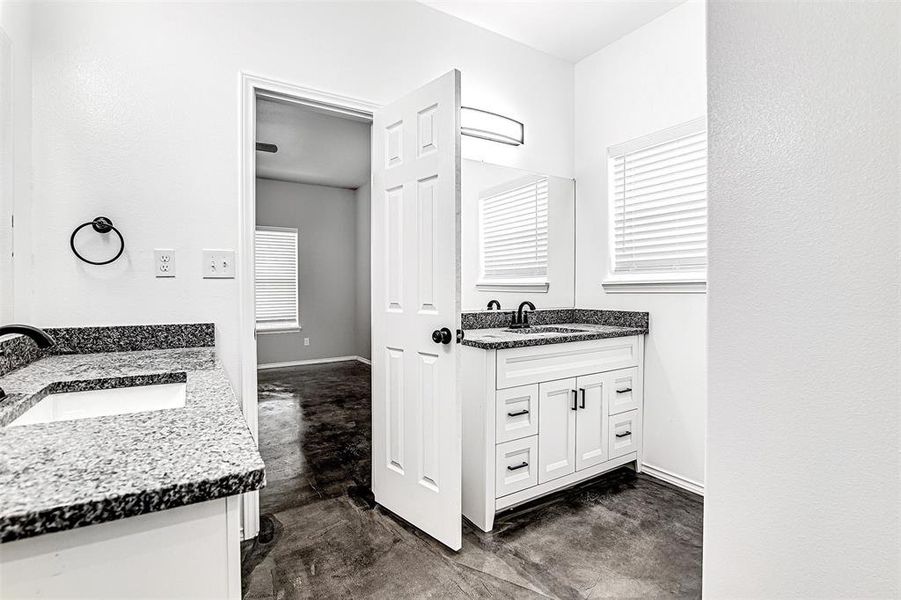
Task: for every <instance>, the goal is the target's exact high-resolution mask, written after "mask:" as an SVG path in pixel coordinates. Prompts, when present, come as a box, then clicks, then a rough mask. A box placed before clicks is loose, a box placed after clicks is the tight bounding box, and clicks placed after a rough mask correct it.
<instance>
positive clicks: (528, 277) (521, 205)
mask: <svg viewBox="0 0 901 600" xmlns="http://www.w3.org/2000/svg"><path fill="white" fill-rule="evenodd" d="M479 234H480V235H479V238H480V248H479V249H480V252H479V254H480V257H479V258H480V267H481V272H480V277H479V283H480V284H532V285H535V286H544V287H545V289H546V287H547V282H548V278H547V275H548V178H547V177H541V176H528V177H524V178H521V179H518V180H516V181H511V182H507V183H505V184H503V185H501V186H498V187H495V188H492V189H488V190H484V191H483V192H482V193H481V194H480V197H479Z"/></svg>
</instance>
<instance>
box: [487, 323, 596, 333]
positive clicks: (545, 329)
mask: <svg viewBox="0 0 901 600" xmlns="http://www.w3.org/2000/svg"><path fill="white" fill-rule="evenodd" d="M504 331H506V332H507V333H520V334H523V335H535V334H541V333H545V334H553V333H588V330H587V329H576V328H574V327H554V326H552V325H536V326H535V327H524V328H522V329H505V330H504Z"/></svg>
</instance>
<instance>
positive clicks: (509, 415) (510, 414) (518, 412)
mask: <svg viewBox="0 0 901 600" xmlns="http://www.w3.org/2000/svg"><path fill="white" fill-rule="evenodd" d="M527 414H529V411H527V410H525V409H523V410H518V411H516V412H512V413H507V416H508V417H519V416H522V415H527Z"/></svg>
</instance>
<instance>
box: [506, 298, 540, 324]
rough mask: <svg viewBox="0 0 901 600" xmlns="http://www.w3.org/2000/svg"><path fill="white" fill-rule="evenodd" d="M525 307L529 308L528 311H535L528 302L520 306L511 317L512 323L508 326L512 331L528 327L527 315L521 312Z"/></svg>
mask: <svg viewBox="0 0 901 600" xmlns="http://www.w3.org/2000/svg"><path fill="white" fill-rule="evenodd" d="M526 306H528V307H529V310H535V305H534V304H532V303H531V302H529V301H528V300H526V301H525V302H523V303H522V304H520V305H519V309H518V310H517V311H516V314H515V315H513V323H511V324H510V327H511V328H512V329H524V328H526V327H529V313H527V312H523V310H522V309H523V308H524V307H526Z"/></svg>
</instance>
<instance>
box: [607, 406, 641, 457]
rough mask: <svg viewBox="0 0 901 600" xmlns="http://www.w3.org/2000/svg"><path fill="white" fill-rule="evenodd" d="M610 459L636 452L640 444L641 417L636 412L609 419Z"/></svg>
mask: <svg viewBox="0 0 901 600" xmlns="http://www.w3.org/2000/svg"><path fill="white" fill-rule="evenodd" d="M608 443H609V444H610V452H609V456H610V459H614V458H618V457H620V456H623V455H626V454H629V453H630V452H636V451H637V450H638V448H639V445H640V444H641V417H640V416H639V414H638V411H637V410H633V411H631V412H627V413H621V414H618V415H614V416H612V417H610V437H609V438H608Z"/></svg>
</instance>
